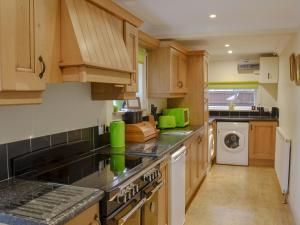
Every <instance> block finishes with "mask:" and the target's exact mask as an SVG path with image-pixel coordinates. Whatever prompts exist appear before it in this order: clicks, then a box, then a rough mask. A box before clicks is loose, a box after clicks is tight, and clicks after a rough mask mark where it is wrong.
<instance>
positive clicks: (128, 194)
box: [126, 190, 132, 200]
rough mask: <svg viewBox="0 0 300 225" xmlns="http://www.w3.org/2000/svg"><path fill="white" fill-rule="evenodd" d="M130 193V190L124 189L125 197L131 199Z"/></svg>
mask: <svg viewBox="0 0 300 225" xmlns="http://www.w3.org/2000/svg"><path fill="white" fill-rule="evenodd" d="M131 197H132V195H131V192H130V190H128V191H126V199H128V200H129V199H131Z"/></svg>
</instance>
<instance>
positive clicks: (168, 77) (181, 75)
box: [148, 42, 187, 98]
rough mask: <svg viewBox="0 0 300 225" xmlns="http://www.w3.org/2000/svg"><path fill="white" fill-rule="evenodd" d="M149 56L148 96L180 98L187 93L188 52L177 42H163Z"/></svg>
mask: <svg viewBox="0 0 300 225" xmlns="http://www.w3.org/2000/svg"><path fill="white" fill-rule="evenodd" d="M160 46H161V47H160V48H158V49H157V50H154V51H151V52H150V53H149V54H148V94H149V97H154V98H156V97H157V98H179V97H184V96H185V93H186V91H187V90H186V77H187V56H186V54H187V51H186V50H185V49H184V48H183V47H182V46H180V45H179V44H177V43H176V42H161V45H160Z"/></svg>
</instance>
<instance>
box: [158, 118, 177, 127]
mask: <svg viewBox="0 0 300 225" xmlns="http://www.w3.org/2000/svg"><path fill="white" fill-rule="evenodd" d="M158 127H159V128H161V129H167V128H175V127H176V119H175V116H160V117H159V119H158Z"/></svg>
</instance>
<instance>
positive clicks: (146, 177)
mask: <svg viewBox="0 0 300 225" xmlns="http://www.w3.org/2000/svg"><path fill="white" fill-rule="evenodd" d="M143 180H144V181H147V182H151V181H152V179H151V173H146V174H145V175H144V178H143Z"/></svg>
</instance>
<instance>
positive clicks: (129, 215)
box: [118, 198, 147, 225]
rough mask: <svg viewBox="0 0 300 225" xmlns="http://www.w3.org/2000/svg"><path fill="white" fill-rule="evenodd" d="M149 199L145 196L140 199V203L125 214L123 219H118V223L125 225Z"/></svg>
mask: <svg viewBox="0 0 300 225" xmlns="http://www.w3.org/2000/svg"><path fill="white" fill-rule="evenodd" d="M146 201H147V199H146V198H143V199H142V200H141V201H139V203H138V204H136V205H135V206H134V207H133V208H132V209H131V210H130V211H129V212H128V213H127V214H126V215H125V216H123V217H122V218H121V219H119V221H118V225H123V224H124V223H126V221H127V220H128V219H129V218H130V217H131V216H132V215H133V214H134V213H135V212H136V211H137V210H139V209H140V208H141V207H142V206H143V205H144V204H145V202H146Z"/></svg>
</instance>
